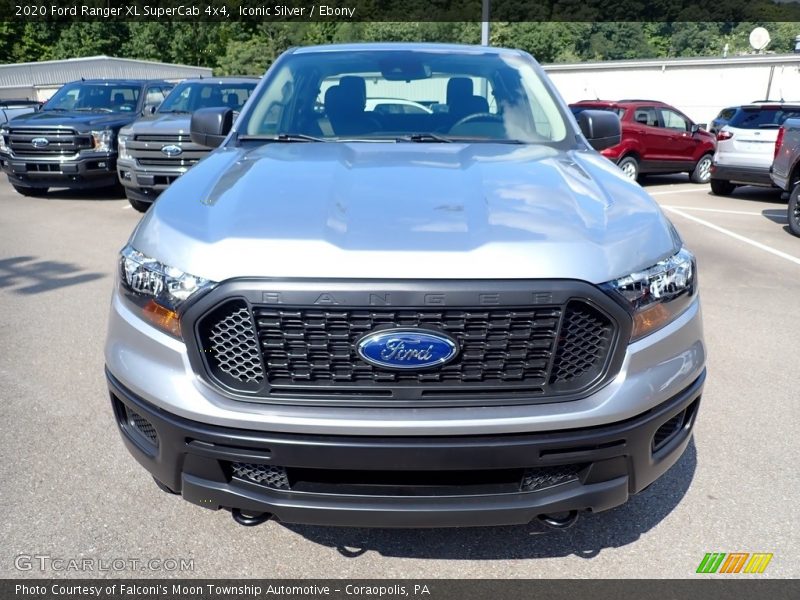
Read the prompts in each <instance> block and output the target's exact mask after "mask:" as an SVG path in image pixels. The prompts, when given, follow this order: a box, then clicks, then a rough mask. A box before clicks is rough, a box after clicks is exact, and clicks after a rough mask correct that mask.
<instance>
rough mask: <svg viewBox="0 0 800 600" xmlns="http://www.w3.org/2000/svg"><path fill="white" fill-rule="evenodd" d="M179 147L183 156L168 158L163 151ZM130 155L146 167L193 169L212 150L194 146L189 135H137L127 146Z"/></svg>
mask: <svg viewBox="0 0 800 600" xmlns="http://www.w3.org/2000/svg"><path fill="white" fill-rule="evenodd" d="M165 146H178V147H179V148H180V149H181V154H179V155H178V156H172V157H170V156H166V155H165V154H164V153H163V152H161V149H162V148H164V147H165ZM127 148H128V153H129V154H130V156H131V157H132V158H134V159H135V160H136V161H137V163H138V164H139V165H141V166H144V167H191V166H193V165H195V164H197V163H198V162H199V161H200V159H201V158H203V157H204V156H205V155H206V154H208V153H209V152H211V148H207V147H206V146H200V145H198V144H194V143H193V142H192V140H191V138H190V137H189V136H188V135H178V134H152V135H151V134H137V135H135V136H134V138H133V139H132V140H130V141H129V142H128V144H127Z"/></svg>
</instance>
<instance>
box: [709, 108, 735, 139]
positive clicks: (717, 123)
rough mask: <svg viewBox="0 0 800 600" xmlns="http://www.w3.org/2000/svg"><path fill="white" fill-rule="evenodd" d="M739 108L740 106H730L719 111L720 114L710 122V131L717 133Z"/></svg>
mask: <svg viewBox="0 0 800 600" xmlns="http://www.w3.org/2000/svg"><path fill="white" fill-rule="evenodd" d="M738 108H739V107H738V106H729V107H727V108H723V109H722V110H721V111H719V114H718V115H717V116H716V117H714V120H713V121H711V123H709V127H708V132H709V133H713V134H716V133H717V132H718V131H719V130H720V129H722V127H723V126H725V125H727V124H728V122H729V121H730V120H731V117H733V115H734V114H736V111H737V110H738Z"/></svg>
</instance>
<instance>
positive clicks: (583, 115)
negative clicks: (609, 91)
mask: <svg viewBox="0 0 800 600" xmlns="http://www.w3.org/2000/svg"><path fill="white" fill-rule="evenodd" d="M578 125H579V126H580V128H581V132H582V133H583V135H584V136H585V137H586V140H587V141H588V142H589V143H590V144H591V146H592V148H594V149H595V150H604V149H606V148H610V147H611V146H616V145H617V144H619V142H620V140H621V139H622V125H620V122H619V117H618V116H617V115H616V113H613V112H611V111H608V110H583V111H581V112H580V113H578Z"/></svg>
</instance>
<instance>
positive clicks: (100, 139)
mask: <svg viewBox="0 0 800 600" xmlns="http://www.w3.org/2000/svg"><path fill="white" fill-rule="evenodd" d="M92 140H94V148H93V150H95V151H96V152H111V146H112V145H113V143H114V132H113V131H111V130H110V129H103V130H102V131H92Z"/></svg>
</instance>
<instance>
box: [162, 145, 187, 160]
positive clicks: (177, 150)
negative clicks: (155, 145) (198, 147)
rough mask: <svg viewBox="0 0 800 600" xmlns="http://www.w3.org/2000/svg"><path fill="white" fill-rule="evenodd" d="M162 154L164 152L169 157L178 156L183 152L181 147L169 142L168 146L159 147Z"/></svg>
mask: <svg viewBox="0 0 800 600" xmlns="http://www.w3.org/2000/svg"><path fill="white" fill-rule="evenodd" d="M161 152H162V154H166V155H167V156H169V157H170V158H172V157H173V156H180V155H181V154H183V149H182V148H181V147H180V146H176V145H175V144H170V145H169V146H164V147H163V148H161Z"/></svg>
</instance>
